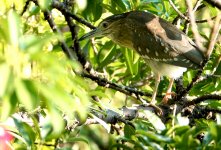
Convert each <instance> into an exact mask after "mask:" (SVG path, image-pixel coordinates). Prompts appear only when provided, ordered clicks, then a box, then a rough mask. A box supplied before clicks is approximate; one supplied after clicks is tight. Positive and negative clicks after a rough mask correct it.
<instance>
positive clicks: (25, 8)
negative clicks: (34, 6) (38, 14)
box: [21, 0, 32, 16]
mask: <svg viewBox="0 0 221 150" xmlns="http://www.w3.org/2000/svg"><path fill="white" fill-rule="evenodd" d="M31 1H32V0H27V1H26V2H25V6H24V7H23V10H22V12H21V16H22V15H23V14H24V13H25V12H26V10H27V9H28V6H29V4H30V2H31Z"/></svg>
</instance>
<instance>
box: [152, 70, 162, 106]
mask: <svg viewBox="0 0 221 150" xmlns="http://www.w3.org/2000/svg"><path fill="white" fill-rule="evenodd" d="M155 78H156V79H155V86H154V90H153V95H152V99H151V102H150V103H151V104H156V96H157V91H158V86H159V83H160V74H156V75H155Z"/></svg>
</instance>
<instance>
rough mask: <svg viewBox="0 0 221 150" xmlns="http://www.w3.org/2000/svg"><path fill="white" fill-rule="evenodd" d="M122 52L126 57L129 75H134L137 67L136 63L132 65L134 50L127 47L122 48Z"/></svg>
mask: <svg viewBox="0 0 221 150" xmlns="http://www.w3.org/2000/svg"><path fill="white" fill-rule="evenodd" d="M122 52H123V54H124V56H125V59H126V65H127V68H128V69H129V72H130V74H131V75H136V74H137V70H138V69H137V67H135V66H136V65H134V55H135V54H134V51H133V50H130V49H127V48H122Z"/></svg>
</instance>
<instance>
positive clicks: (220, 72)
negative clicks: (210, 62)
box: [214, 63, 221, 75]
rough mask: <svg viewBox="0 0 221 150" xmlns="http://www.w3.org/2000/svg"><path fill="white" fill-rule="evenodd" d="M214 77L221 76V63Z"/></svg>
mask: <svg viewBox="0 0 221 150" xmlns="http://www.w3.org/2000/svg"><path fill="white" fill-rule="evenodd" d="M214 75H221V63H219V65H218V67H217V68H216V71H215V73H214Z"/></svg>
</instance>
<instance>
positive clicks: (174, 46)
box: [119, 11, 204, 69]
mask: <svg viewBox="0 0 221 150" xmlns="http://www.w3.org/2000/svg"><path fill="white" fill-rule="evenodd" d="M124 19H125V21H124V22H126V24H124V25H122V26H121V29H120V31H119V32H123V30H128V31H127V32H131V33H132V34H131V36H132V40H131V39H130V40H131V41H132V42H133V44H132V45H133V47H132V48H133V49H135V50H136V51H137V52H138V53H139V54H140V55H141V56H142V57H143V58H145V59H147V60H150V61H155V62H160V63H166V64H171V65H174V66H179V67H185V68H192V69H196V68H199V67H200V64H201V62H202V61H203V59H204V56H203V54H202V53H201V52H200V50H199V49H198V48H197V47H196V45H195V43H194V42H193V41H192V40H191V39H190V38H189V37H188V36H187V35H186V34H184V33H183V32H182V31H180V30H179V29H178V28H176V26H174V25H172V24H171V23H169V22H167V21H165V20H164V19H161V18H159V17H158V16H155V15H153V14H151V13H149V12H143V11H133V12H128V13H125V18H124ZM124 38H127V37H124ZM128 38H131V37H129V36H128ZM125 41H126V40H125Z"/></svg>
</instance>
